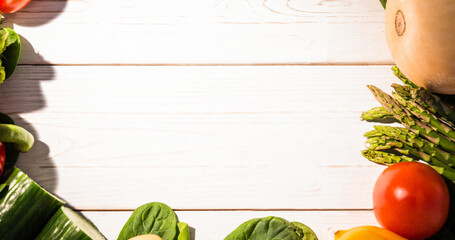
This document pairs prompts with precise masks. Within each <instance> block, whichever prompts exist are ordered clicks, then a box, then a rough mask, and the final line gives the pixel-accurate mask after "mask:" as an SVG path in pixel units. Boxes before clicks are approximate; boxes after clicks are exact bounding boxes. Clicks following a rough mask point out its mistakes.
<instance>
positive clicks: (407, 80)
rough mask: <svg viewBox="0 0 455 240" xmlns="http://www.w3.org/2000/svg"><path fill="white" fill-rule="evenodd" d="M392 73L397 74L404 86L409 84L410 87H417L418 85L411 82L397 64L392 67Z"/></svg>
mask: <svg viewBox="0 0 455 240" xmlns="http://www.w3.org/2000/svg"><path fill="white" fill-rule="evenodd" d="M392 71H393V74H395V76H397V77H398V78H399V79H400V80H401V81H402V82H403V83H404V84H406V86H409V87H411V88H419V86H417V85H415V84H414V83H412V82H411V81H410V80H409V79H408V78H407V77H406V76H405V75H404V74H403V73H402V72H401V70H400V69H399V68H398V67H397V66H393V67H392Z"/></svg>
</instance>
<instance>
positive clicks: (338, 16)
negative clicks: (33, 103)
mask: <svg viewBox="0 0 455 240" xmlns="http://www.w3.org/2000/svg"><path fill="white" fill-rule="evenodd" d="M384 18H385V17H384V10H383V9H382V6H381V4H380V3H378V1H365V0H330V1H329V0H305V1H299V0H233V1H222V0H168V1H160V0H129V1H123V0H68V1H66V0H58V1H47V0H46V1H39V0H35V1H32V2H31V3H30V5H29V6H27V7H26V8H25V9H24V11H21V12H19V13H15V14H9V15H6V17H5V19H4V26H10V27H14V28H15V30H16V31H17V32H18V33H19V34H20V35H21V36H22V42H23V50H24V51H23V53H22V56H21V60H20V63H22V64H390V63H392V59H391V56H390V54H389V51H388V48H387V45H386V41H385V37H384V36H385V35H384Z"/></svg>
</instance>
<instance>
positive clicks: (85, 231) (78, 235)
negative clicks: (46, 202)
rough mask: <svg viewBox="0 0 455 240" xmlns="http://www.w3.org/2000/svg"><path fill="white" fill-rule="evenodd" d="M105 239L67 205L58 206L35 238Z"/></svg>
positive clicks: (45, 239) (52, 239)
mask: <svg viewBox="0 0 455 240" xmlns="http://www.w3.org/2000/svg"><path fill="white" fill-rule="evenodd" d="M59 239H74V240H105V239H106V238H105V237H104V236H103V235H102V234H101V233H100V232H99V231H98V229H97V228H96V227H95V226H94V225H93V224H92V223H91V222H89V221H88V220H87V219H85V218H84V217H82V216H81V215H79V214H77V213H75V212H74V211H73V210H71V209H69V208H67V207H64V206H63V207H60V208H59V209H58V211H57V212H56V213H55V214H54V216H53V217H52V218H51V219H50V220H49V222H48V223H47V224H46V226H45V227H44V228H43V230H42V231H41V233H40V234H39V235H38V236H37V237H36V238H35V240H59Z"/></svg>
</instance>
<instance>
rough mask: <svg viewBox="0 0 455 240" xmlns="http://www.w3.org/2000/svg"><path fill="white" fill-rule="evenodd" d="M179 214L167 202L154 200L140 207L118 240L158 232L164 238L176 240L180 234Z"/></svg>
mask: <svg viewBox="0 0 455 240" xmlns="http://www.w3.org/2000/svg"><path fill="white" fill-rule="evenodd" d="M177 223H178V220H177V216H176V215H175V213H174V211H172V209H171V208H170V207H169V206H167V205H166V204H163V203H159V202H152V203H148V204H145V205H142V206H140V207H138V208H137V209H136V210H134V212H133V213H132V214H131V217H130V218H129V219H128V221H127V222H126V224H125V226H123V229H122V231H121V232H120V235H119V236H118V240H128V239H130V238H132V237H135V236H139V235H145V234H156V235H158V236H160V237H161V238H162V239H163V240H176V239H177V236H178V227H177Z"/></svg>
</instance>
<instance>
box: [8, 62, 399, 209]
mask: <svg viewBox="0 0 455 240" xmlns="http://www.w3.org/2000/svg"><path fill="white" fill-rule="evenodd" d="M389 68H390V67H389V66H376V67H373V66H352V67H346V66H317V67H315V66H286V67H285V66H275V67H272V66H267V67H264V66H219V67H206V66H202V67H201V66H199V67H196V66H193V67H182V66H178V67H134V66H125V67H120V66H110V67H100V66H97V67H86V66H83V67H75V66H58V67H53V68H52V69H53V70H52V72H53V73H51V72H50V71H51V70H50V69H45V68H44V67H41V66H40V67H31V66H22V67H20V68H19V69H18V72H17V73H16V74H15V75H14V78H12V79H10V81H8V82H7V83H5V84H4V85H3V87H2V88H1V89H0V109H2V110H3V111H6V112H7V113H11V114H13V117H15V118H17V119H19V122H21V125H22V126H24V127H26V128H28V129H31V130H32V131H33V132H35V135H36V136H37V139H38V140H39V141H38V143H37V146H36V147H35V148H34V149H33V150H32V151H31V152H30V153H28V154H24V155H23V158H22V159H21V161H20V163H19V166H20V167H21V168H23V169H24V170H26V171H27V172H28V173H29V174H30V175H32V177H33V178H34V179H36V180H37V181H38V182H39V183H40V184H42V185H43V186H44V187H45V188H47V189H50V190H51V191H53V192H55V193H56V194H58V195H59V196H61V197H63V198H64V199H66V200H67V201H68V202H70V203H71V204H72V205H73V206H74V207H76V208H78V209H134V208H135V206H138V205H140V204H141V203H144V202H148V201H150V200H152V199H153V200H154V201H163V202H165V203H168V204H169V205H171V206H172V207H174V208H178V209H206V208H208V209H269V208H272V209H334V208H337V209H357V208H360V209H368V208H371V199H370V196H371V191H372V186H373V184H374V181H375V179H376V177H377V176H378V174H379V173H380V171H382V169H383V167H380V166H377V165H374V164H372V163H370V162H368V161H366V160H365V159H364V158H363V157H362V156H361V154H360V150H362V149H363V148H364V142H365V139H364V138H363V133H364V132H366V131H369V130H371V129H373V125H374V124H372V123H367V122H362V121H360V119H359V116H360V114H361V112H362V111H363V110H366V109H369V108H370V107H374V106H377V105H378V103H376V102H375V100H374V98H373V96H372V95H371V94H370V93H369V90H368V89H367V88H366V87H365V85H366V84H367V83H377V85H378V86H381V87H383V88H387V86H388V85H390V83H392V82H393V80H394V79H395V77H394V76H393V75H392V73H391V71H389ZM227 73H229V74H227ZM51 75H53V77H50V76H51ZM51 78H55V80H49V81H46V80H43V79H51ZM340 79H344V81H340ZM18 93H21V94H18ZM11 102H14V104H9V103H11ZM14 113H19V114H18V115H16V114H14ZM21 119H22V120H21ZM46 145H47V146H46ZM47 151H48V153H47ZM119 191H121V193H122V194H119ZM93 199H96V201H94V200H93Z"/></svg>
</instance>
